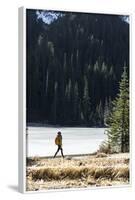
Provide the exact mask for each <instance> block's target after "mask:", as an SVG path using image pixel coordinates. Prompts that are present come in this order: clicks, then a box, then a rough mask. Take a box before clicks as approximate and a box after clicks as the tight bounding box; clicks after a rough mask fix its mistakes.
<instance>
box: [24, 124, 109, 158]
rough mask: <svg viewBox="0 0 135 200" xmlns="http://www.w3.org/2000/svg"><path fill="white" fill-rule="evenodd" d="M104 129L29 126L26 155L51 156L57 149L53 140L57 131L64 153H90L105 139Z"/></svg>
mask: <svg viewBox="0 0 135 200" xmlns="http://www.w3.org/2000/svg"><path fill="white" fill-rule="evenodd" d="M104 130H105V129H104V128H69V127H68V128H63V127H60V128H50V127H47V128H44V127H29V128H28V135H27V141H26V148H27V156H53V155H54V153H55V152H56V150H57V146H56V145H55V142H54V140H55V137H56V135H57V132H58V131H61V133H62V137H63V152H64V154H65V155H73V154H88V153H92V152H94V151H96V150H97V149H98V148H99V145H100V144H101V142H102V141H104V140H105V139H106V135H105V134H104ZM58 155H59V154H58Z"/></svg>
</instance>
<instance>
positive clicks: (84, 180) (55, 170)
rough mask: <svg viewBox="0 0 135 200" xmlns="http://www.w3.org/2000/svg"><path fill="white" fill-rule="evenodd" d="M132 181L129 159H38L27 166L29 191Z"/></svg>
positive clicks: (94, 157)
mask: <svg viewBox="0 0 135 200" xmlns="http://www.w3.org/2000/svg"><path fill="white" fill-rule="evenodd" d="M128 182H129V158H128V156H127V154H125V156H118V155H117V157H116V156H115V155H113V156H107V155H106V156H105V157H104V156H101V157H100V156H99V155H98V156H84V157H80V158H77V157H76V158H71V159H70V160H69V159H62V158H56V159H37V162H36V164H35V163H34V166H28V167H27V190H40V189H55V188H72V187H88V186H106V185H108V186H109V185H118V184H119V185H121V184H127V183H128Z"/></svg>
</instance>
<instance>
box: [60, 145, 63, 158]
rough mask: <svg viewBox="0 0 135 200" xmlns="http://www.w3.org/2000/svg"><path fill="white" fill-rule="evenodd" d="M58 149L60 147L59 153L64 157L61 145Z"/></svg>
mask: <svg viewBox="0 0 135 200" xmlns="http://www.w3.org/2000/svg"><path fill="white" fill-rule="evenodd" d="M60 149H61V155H62V157H63V158H64V155H63V149H62V147H61V148H60Z"/></svg>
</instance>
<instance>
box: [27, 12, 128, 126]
mask: <svg viewBox="0 0 135 200" xmlns="http://www.w3.org/2000/svg"><path fill="white" fill-rule="evenodd" d="M41 12H42V11H39V13H41ZM55 13H56V12H53V14H55ZM44 14H47V12H44ZM48 18H49V16H48ZM43 19H44V18H43V17H42V18H39V17H38V15H37V14H36V11H35V10H27V44H26V45H27V122H44V123H50V124H60V125H86V126H102V125H104V123H105V119H106V117H107V115H108V113H109V110H110V107H111V101H112V100H113V99H114V98H115V97H116V94H117V93H118V86H119V81H120V77H121V74H122V72H123V66H124V65H126V66H127V68H129V24H128V23H127V22H125V21H124V19H123V17H122V16H118V15H103V14H102V15H101V14H83V13H71V12H69V13H68V12H66V13H65V12H63V13H62V12H61V13H60V12H57V19H55V20H52V21H51V23H50V24H47V23H45V22H43Z"/></svg>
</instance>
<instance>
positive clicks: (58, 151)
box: [54, 146, 60, 158]
mask: <svg viewBox="0 0 135 200" xmlns="http://www.w3.org/2000/svg"><path fill="white" fill-rule="evenodd" d="M59 150H60V147H59V146H58V149H57V151H56V153H55V155H54V158H55V157H56V155H57V153H58V152H59Z"/></svg>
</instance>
